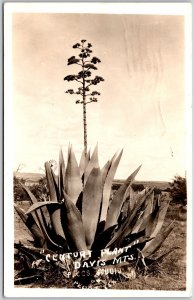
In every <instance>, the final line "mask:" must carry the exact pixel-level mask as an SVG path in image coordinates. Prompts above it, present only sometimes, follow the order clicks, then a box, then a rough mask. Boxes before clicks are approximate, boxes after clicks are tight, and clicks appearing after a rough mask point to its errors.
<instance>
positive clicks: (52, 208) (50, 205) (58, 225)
mask: <svg viewBox="0 0 194 300" xmlns="http://www.w3.org/2000/svg"><path fill="white" fill-rule="evenodd" d="M43 206H46V207H47V209H48V211H49V214H50V218H51V223H52V226H53V229H54V231H55V233H56V235H59V236H61V237H62V238H63V239H64V240H65V234H64V231H63V227H62V222H61V217H62V216H61V204H60V203H58V202H55V201H52V202H51V201H47V202H46V201H45V202H39V203H34V204H33V205H32V206H31V207H30V208H29V210H28V211H27V212H26V214H29V213H31V212H33V211H35V210H37V209H38V208H40V207H43Z"/></svg>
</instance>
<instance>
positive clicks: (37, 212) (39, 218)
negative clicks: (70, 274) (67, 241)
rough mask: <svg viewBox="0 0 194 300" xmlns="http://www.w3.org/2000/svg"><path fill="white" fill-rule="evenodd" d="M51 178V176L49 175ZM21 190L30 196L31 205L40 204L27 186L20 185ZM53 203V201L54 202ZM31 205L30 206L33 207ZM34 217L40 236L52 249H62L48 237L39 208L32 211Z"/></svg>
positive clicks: (44, 221)
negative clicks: (42, 236) (41, 235)
mask: <svg viewBox="0 0 194 300" xmlns="http://www.w3.org/2000/svg"><path fill="white" fill-rule="evenodd" d="M51 176H52V175H51ZM22 186H23V188H24V189H25V190H26V192H27V193H28V195H29V196H30V199H31V201H32V203H33V205H37V206H38V204H39V203H40V202H38V201H37V199H36V197H35V196H34V195H33V194H32V193H31V191H30V190H29V189H28V187H27V186H25V185H22ZM54 202H55V201H54ZM42 203H47V202H46V201H45V202H42ZM33 205H32V206H33ZM34 211H35V212H34V215H33V217H34V218H36V220H37V221H36V222H37V224H38V226H39V227H40V229H41V232H42V234H43V235H44V237H45V238H46V239H47V241H49V242H50V243H51V245H53V246H54V247H57V248H62V247H61V246H60V245H58V244H56V243H55V242H54V241H53V240H52V239H51V237H50V236H49V233H48V228H46V226H45V225H46V220H45V218H44V215H43V214H42V213H41V207H37V209H35V210H34ZM27 213H30V211H29V210H28V212H27ZM31 213H32V214H33V211H31Z"/></svg>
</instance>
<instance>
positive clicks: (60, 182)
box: [58, 149, 65, 200]
mask: <svg viewBox="0 0 194 300" xmlns="http://www.w3.org/2000/svg"><path fill="white" fill-rule="evenodd" d="M58 188H59V197H60V200H62V198H63V189H65V161H64V158H63V152H62V149H60V151H59V171H58Z"/></svg>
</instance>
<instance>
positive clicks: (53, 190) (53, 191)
mask: <svg viewBox="0 0 194 300" xmlns="http://www.w3.org/2000/svg"><path fill="white" fill-rule="evenodd" d="M45 170H46V178H47V185H48V189H49V194H50V200H51V201H54V202H58V199H57V192H56V184H55V179H54V178H53V175H52V169H51V166H50V164H49V162H46V163H45Z"/></svg>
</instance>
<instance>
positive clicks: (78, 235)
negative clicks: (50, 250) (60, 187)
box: [61, 191, 87, 251]
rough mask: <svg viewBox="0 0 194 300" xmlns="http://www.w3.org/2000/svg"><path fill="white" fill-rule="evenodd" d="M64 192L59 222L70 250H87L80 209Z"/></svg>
mask: <svg viewBox="0 0 194 300" xmlns="http://www.w3.org/2000/svg"><path fill="white" fill-rule="evenodd" d="M63 193H64V203H62V210H63V214H62V218H61V222H62V225H63V229H64V232H65V236H66V239H67V242H68V245H69V246H70V249H71V250H72V251H82V250H87V247H86V239H85V231H84V227H83V222H82V217H81V214H80V211H79V210H78V209H77V207H76V206H75V205H74V204H73V202H72V201H71V199H70V197H69V196H68V195H67V194H66V193H65V191H63Z"/></svg>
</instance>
